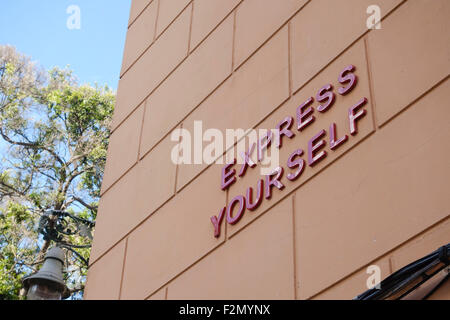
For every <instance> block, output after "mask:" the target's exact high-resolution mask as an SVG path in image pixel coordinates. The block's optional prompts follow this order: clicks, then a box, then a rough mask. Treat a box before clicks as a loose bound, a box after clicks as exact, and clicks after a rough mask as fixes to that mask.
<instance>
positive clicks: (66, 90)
mask: <svg viewBox="0 0 450 320" xmlns="http://www.w3.org/2000/svg"><path fill="white" fill-rule="evenodd" d="M114 103H115V93H114V92H113V91H112V90H110V89H109V88H108V87H106V86H105V87H99V86H95V87H92V86H89V85H79V84H78V83H77V81H76V79H75V77H74V76H73V74H72V72H71V71H70V70H69V69H59V68H54V69H52V70H50V71H48V72H46V71H45V70H43V69H42V68H41V67H39V66H38V64H36V63H34V62H32V61H31V59H30V58H29V57H27V56H25V55H23V54H21V53H19V52H17V51H16V49H15V48H14V47H11V46H0V138H2V139H0V154H1V162H0V230H1V231H0V299H2V298H3V299H17V298H19V297H20V294H19V292H20V288H21V286H22V285H21V279H22V278H23V277H24V276H25V275H28V274H31V273H32V272H34V271H36V268H38V267H39V265H40V263H41V262H42V260H43V257H44V255H45V252H46V251H47V249H48V248H49V246H50V245H51V242H52V241H51V240H49V239H46V238H43V237H42V235H39V232H38V225H39V221H40V219H41V217H42V216H43V215H44V213H45V212H46V211H47V210H50V209H53V210H63V211H67V212H70V213H71V214H72V215H73V216H75V217H80V218H83V219H87V220H89V221H95V218H96V212H97V203H98V198H99V192H100V185H101V181H102V175H103V169H104V165H105V161H106V152H107V146H108V138H109V135H110V131H109V124H110V120H111V116H112V112H113V108H114ZM49 221H53V222H55V223H56V221H55V217H54V216H51V217H50V219H49ZM75 227H76V226H75ZM85 235H86V234H85ZM64 240H65V241H67V242H70V243H72V244H77V245H86V244H89V243H90V238H89V237H86V236H81V235H79V234H74V235H68V236H66V238H65V239H64ZM77 251H78V253H79V254H80V256H81V257H83V258H84V259H88V258H89V251H90V250H89V249H80V250H77ZM66 271H67V273H66V277H67V281H68V283H69V287H70V288H71V290H72V293H73V294H74V295H75V296H77V297H80V296H82V292H83V288H84V281H85V276H86V271H87V270H86V267H85V265H84V264H83V263H82V262H81V260H80V259H79V257H77V255H76V254H74V253H73V252H71V251H67V254H66Z"/></svg>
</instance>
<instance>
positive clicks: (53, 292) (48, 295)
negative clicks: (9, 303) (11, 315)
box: [27, 279, 62, 300]
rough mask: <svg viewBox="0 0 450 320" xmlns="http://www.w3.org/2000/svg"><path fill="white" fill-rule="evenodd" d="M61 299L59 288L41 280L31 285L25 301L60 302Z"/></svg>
mask: <svg viewBox="0 0 450 320" xmlns="http://www.w3.org/2000/svg"><path fill="white" fill-rule="evenodd" d="M61 298H62V291H61V286H59V285H56V284H55V283H52V282H51V281H46V280H42V279H41V280H39V281H36V282H34V283H32V284H31V286H30V288H29V289H28V294H27V300H61Z"/></svg>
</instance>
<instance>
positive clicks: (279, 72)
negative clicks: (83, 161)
mask: <svg viewBox="0 0 450 320" xmlns="http://www.w3.org/2000/svg"><path fill="white" fill-rule="evenodd" d="M372 4H378V5H379V6H380V8H381V15H382V17H383V20H382V22H381V29H374V30H369V29H368V28H367V26H366V20H367V18H368V17H369V15H368V14H367V12H366V9H367V7H368V6H369V5H372ZM449 17H450V1H448V0H407V1H402V0H379V1H372V0H342V1H335V0H311V1H307V0H281V1H274V0H242V1H240V0H226V1H224V0H191V1H189V0H133V2H132V7H131V13H130V23H129V27H128V33H127V40H126V45H125V53H124V59H123V67H122V71H121V79H120V82H119V88H118V97H117V106H116V111H115V114H114V119H113V133H112V136H111V141H110V147H109V150H108V160H107V165H106V169H105V176H104V181H103V186H102V196H101V200H100V208H99V214H98V218H97V225H96V231H95V237H94V244H93V248H92V253H91V259H90V264H91V266H90V269H89V273H88V280H87V289H86V294H85V297H86V298H87V299H229V298H231V299H241V298H242V299H329V298H331V299H336V298H337V299H350V298H353V297H354V296H356V295H357V294H359V293H362V292H363V291H365V290H366V289H367V288H366V280H367V277H368V276H369V275H368V274H366V268H367V267H368V266H369V265H373V264H376V265H378V266H379V267H380V268H381V272H382V275H381V276H382V278H385V277H387V276H388V275H389V274H391V273H392V272H394V271H396V270H398V269H399V268H401V267H403V266H404V265H406V264H408V263H410V262H412V261H414V260H416V259H418V258H420V257H422V256H424V255H426V254H428V253H430V252H431V251H433V250H435V249H437V248H438V247H439V246H442V245H444V244H446V243H448V242H450V218H449V214H450V196H449V194H450V193H449V191H450V187H449V181H450V168H449V163H450V160H449V158H450V148H449V145H450V108H449V105H450V80H449V71H450V41H449V40H450V39H449V34H450V20H449V19H448V18H449ZM348 65H354V66H355V72H354V73H355V74H356V75H357V77H358V82H357V85H356V87H355V88H354V89H353V90H352V91H351V92H350V93H348V94H347V95H344V96H341V95H339V94H336V100H335V103H334V105H333V106H332V107H331V108H330V109H329V110H328V111H326V112H324V113H318V112H317V111H315V113H314V115H315V118H316V119H315V121H314V122H313V123H312V124H310V125H309V126H308V127H306V128H305V129H304V130H302V131H301V132H299V131H297V130H296V129H295V128H293V131H294V132H295V137H294V138H292V139H286V137H284V138H283V139H284V140H283V146H282V148H280V161H281V165H282V166H284V167H286V165H285V164H286V161H287V159H288V157H289V156H290V154H291V153H292V151H293V150H295V149H297V148H302V149H303V150H304V151H305V156H304V157H303V158H304V159H305V161H306V160H307V156H306V152H307V149H308V141H309V140H310V139H311V138H312V137H313V136H314V135H315V134H316V133H318V132H319V131H320V130H321V129H324V130H326V132H327V134H326V136H325V138H324V139H325V141H326V143H327V146H325V148H324V149H323V150H326V151H327V156H326V157H325V158H324V159H322V160H321V161H320V162H318V163H317V164H316V165H315V166H313V167H311V166H308V165H306V164H305V169H304V172H303V173H302V175H301V176H300V178H298V179H297V180H295V181H293V182H291V181H288V180H286V176H284V177H282V180H281V181H282V182H283V184H284V185H285V188H284V189H283V190H278V189H277V188H274V189H273V190H272V197H271V198H270V199H263V201H262V203H261V205H260V207H259V208H257V209H256V210H255V211H249V210H247V211H245V213H244V215H243V217H242V219H241V220H240V221H239V222H238V223H236V224H234V225H231V224H228V223H227V221H226V219H224V220H223V221H222V224H221V234H220V237H218V238H216V237H214V227H213V225H212V223H211V221H210V217H211V216H214V215H218V214H219V210H220V209H221V208H222V207H224V206H226V205H227V204H228V203H229V202H230V200H231V199H233V198H234V197H235V196H237V195H245V193H246V190H247V188H248V187H249V186H252V187H253V188H256V183H257V181H258V179H259V178H260V176H259V171H258V170H256V168H249V169H248V170H247V172H246V174H245V176H244V177H242V178H238V179H237V181H236V182H235V183H234V184H233V185H232V186H231V187H230V188H229V189H228V190H226V191H223V190H221V188H220V181H221V180H220V179H221V170H222V167H223V165H210V166H208V165H206V164H205V165H201V164H198V165H185V164H180V165H176V164H174V163H173V162H172V161H171V158H170V154H171V150H172V148H173V147H174V145H175V144H176V143H175V142H173V141H171V140H170V135H171V133H172V132H173V130H174V129H176V128H181V127H182V128H185V129H188V130H190V132H193V127H194V125H193V123H194V121H196V120H202V121H203V129H204V130H205V129H207V128H218V129H220V130H225V129H226V128H245V129H247V128H265V129H267V128H274V127H275V125H276V124H277V123H278V122H279V121H280V120H282V119H283V118H285V117H286V116H292V117H293V118H294V119H295V118H296V108H297V107H298V106H299V105H300V104H301V103H302V102H304V101H305V100H306V99H307V98H308V97H315V96H316V93H317V91H318V90H319V89H320V88H321V87H322V86H324V85H325V84H327V83H330V84H332V85H333V87H334V88H336V89H337V88H339V87H340V86H342V85H341V84H340V83H339V82H338V76H339V74H340V72H341V71H342V70H343V69H344V68H345V67H347V66H348ZM335 92H336V90H335ZM362 98H366V99H367V100H368V103H367V104H366V105H365V106H364V110H366V114H365V116H364V117H362V118H361V119H359V120H358V122H357V126H358V133H357V134H355V135H350V134H349V132H350V131H349V130H350V129H349V120H348V108H350V107H351V106H352V105H354V104H355V103H356V102H358V101H359V100H360V99H362ZM317 105H318V103H317V102H314V104H312V107H317ZM332 123H336V126H337V130H338V131H337V135H338V137H340V136H342V135H344V134H347V135H348V140H347V142H345V143H344V144H342V145H341V146H340V147H339V148H337V149H335V150H330V149H329V146H328V139H329V134H330V131H329V127H330V124H332ZM229 152H230V151H229ZM235 169H236V170H239V166H237V165H236V167H235ZM285 169H286V170H285V174H287V173H288V172H290V171H289V170H287V168H285Z"/></svg>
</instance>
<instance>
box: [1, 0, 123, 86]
mask: <svg viewBox="0 0 450 320" xmlns="http://www.w3.org/2000/svg"><path fill="white" fill-rule="evenodd" d="M71 5H76V6H78V7H79V9H80V22H81V26H80V29H72V30H71V29H69V28H68V27H67V20H68V19H69V18H71V17H72V14H70V13H67V9H68V7H69V6H71ZM130 5H131V0H37V1H36V0H2V3H1V10H0V44H11V45H14V46H15V47H16V48H17V49H18V50H19V51H21V52H22V53H24V54H27V55H29V56H31V57H32V59H33V60H36V61H38V62H39V63H40V64H41V65H43V66H44V67H45V68H47V69H48V68H51V67H53V66H59V67H65V66H66V65H70V68H71V69H72V70H73V71H74V73H75V75H76V76H77V77H78V79H79V82H80V83H90V84H94V83H95V82H97V83H98V84H100V85H103V84H107V85H108V86H109V87H111V88H113V89H116V88H117V83H118V81H119V72H120V67H121V63H122V55H123V47H124V44H125V36H126V31H127V24H128V16H129V11H130ZM71 21H73V20H71Z"/></svg>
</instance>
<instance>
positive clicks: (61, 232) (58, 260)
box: [22, 210, 95, 300]
mask: <svg viewBox="0 0 450 320" xmlns="http://www.w3.org/2000/svg"><path fill="white" fill-rule="evenodd" d="M94 226H95V222H92V221H88V220H86V219H82V218H79V217H77V216H74V215H72V214H70V213H69V212H64V211H60V210H49V211H47V212H45V213H44V214H43V215H42V216H41V218H40V220H39V227H38V232H39V233H40V234H42V235H43V238H44V240H45V241H53V242H55V243H56V246H55V247H53V248H51V249H50V250H49V251H48V252H47V254H46V255H45V258H44V264H43V265H42V268H41V269H40V270H39V271H38V272H36V273H35V274H32V275H31V276H28V277H25V278H24V279H23V280H22V283H23V287H24V289H25V291H26V292H27V299H28V300H61V299H67V298H68V297H69V296H70V290H69V289H68V288H67V286H66V284H65V282H64V278H63V267H64V252H63V250H62V248H64V249H67V250H69V251H71V252H72V253H73V254H74V255H75V256H76V258H78V260H80V261H81V262H82V263H83V264H84V265H85V266H86V267H87V266H88V265H89V262H88V260H87V259H85V258H84V257H83V256H82V255H81V254H80V253H79V252H77V251H76V250H75V249H83V248H90V247H91V244H90V243H89V244H84V245H79V244H78V245H75V244H72V243H70V242H68V241H67V239H68V236H73V235H79V236H82V237H87V238H89V239H90V240H92V234H91V230H92V228H93V227H94Z"/></svg>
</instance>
